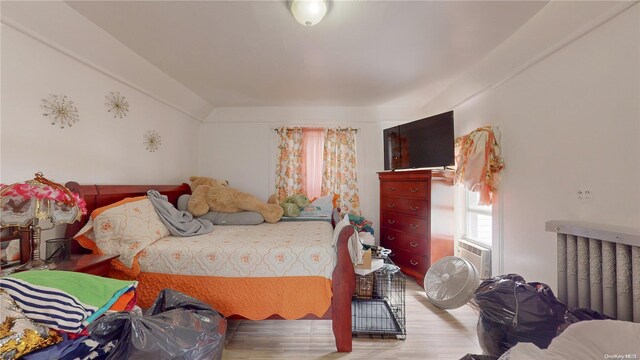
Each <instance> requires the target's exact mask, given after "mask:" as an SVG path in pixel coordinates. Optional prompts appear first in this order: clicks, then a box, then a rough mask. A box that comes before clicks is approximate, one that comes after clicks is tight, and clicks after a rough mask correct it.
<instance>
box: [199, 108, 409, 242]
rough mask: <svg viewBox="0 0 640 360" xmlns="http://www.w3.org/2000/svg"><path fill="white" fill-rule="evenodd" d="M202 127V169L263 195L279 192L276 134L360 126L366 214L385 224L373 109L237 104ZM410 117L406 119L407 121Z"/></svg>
mask: <svg viewBox="0 0 640 360" xmlns="http://www.w3.org/2000/svg"><path fill="white" fill-rule="evenodd" d="M209 120H212V121H216V122H208V123H204V124H203V125H202V127H201V129H200V174H199V175H202V176H211V177H215V178H223V179H227V180H229V182H230V183H231V185H232V186H233V187H235V188H237V189H240V190H242V191H246V192H249V193H251V194H254V195H256V196H258V197H259V198H261V199H265V200H266V199H267V197H268V196H269V195H270V194H272V193H274V192H275V191H274V190H275V162H276V135H275V133H274V131H273V129H274V128H276V127H280V126H283V125H286V126H324V127H331V126H351V127H353V128H357V129H358V134H357V137H356V142H357V153H358V184H359V191H360V203H361V210H362V215H363V216H365V217H366V218H367V219H369V220H372V221H373V222H374V229H375V230H376V236H377V234H378V226H379V224H378V223H379V221H378V217H379V213H378V212H379V210H378V204H379V202H380V198H379V185H378V175H377V172H378V171H382V170H383V154H382V129H384V128H386V127H389V126H392V125H395V124H397V122H389V121H381V119H380V115H378V114H377V113H376V112H375V111H371V109H369V108H337V107H325V108H322V107H320V108H277V107H266V108H261V107H257V108H233V109H226V110H224V111H220V112H217V113H216V114H214V115H213V116H211V117H210V119H209ZM405 122H406V120H405Z"/></svg>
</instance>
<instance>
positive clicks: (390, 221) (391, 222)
mask: <svg viewBox="0 0 640 360" xmlns="http://www.w3.org/2000/svg"><path fill="white" fill-rule="evenodd" d="M387 222H388V223H389V224H395V223H396V221H395V220H392V219H389V220H387Z"/></svg>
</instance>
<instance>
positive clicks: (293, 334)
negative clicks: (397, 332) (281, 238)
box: [222, 278, 482, 360]
mask: <svg viewBox="0 0 640 360" xmlns="http://www.w3.org/2000/svg"><path fill="white" fill-rule="evenodd" d="M406 312H407V338H406V340H395V339H388V338H385V339H381V338H380V337H375V338H369V337H368V336H362V335H361V336H360V337H357V338H354V339H353V352H351V353H337V352H336V349H335V343H334V338H333V333H332V331H331V322H330V321H324V320H315V321H314V320H297V321H286V320H265V321H247V320H231V321H229V330H228V332H227V343H226V346H225V349H224V353H223V356H222V358H223V359H301V360H302V359H389V360H391V359H393V360H405V359H411V360H416V359H442V360H445V359H446V360H456V359H460V358H461V357H462V356H464V355H465V354H467V353H472V354H481V353H482V350H481V349H480V346H479V345H478V337H477V335H476V323H477V321H478V314H477V313H476V311H474V310H473V309H472V308H470V307H469V306H463V307H461V308H459V309H455V310H449V311H445V310H441V309H439V308H437V307H435V306H434V305H432V304H431V303H430V302H429V300H427V297H426V295H425V294H424V291H422V289H421V288H420V287H419V286H418V285H417V284H416V282H415V281H414V280H412V279H411V278H407V287H406Z"/></svg>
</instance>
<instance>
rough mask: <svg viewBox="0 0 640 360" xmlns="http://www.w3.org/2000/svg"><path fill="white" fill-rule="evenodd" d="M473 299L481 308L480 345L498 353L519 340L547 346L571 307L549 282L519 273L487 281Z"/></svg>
mask: <svg viewBox="0 0 640 360" xmlns="http://www.w3.org/2000/svg"><path fill="white" fill-rule="evenodd" d="M473 299H474V301H475V303H476V304H477V305H478V307H479V308H480V318H479V319H478V327H477V330H478V339H479V341H480V347H481V348H482V351H483V352H484V353H485V354H487V355H491V356H496V357H500V355H502V354H503V353H504V352H505V351H507V350H508V349H510V348H511V347H513V346H514V345H515V344H517V343H518V342H530V343H534V344H535V345H536V346H538V347H539V348H542V349H546V348H547V347H548V346H549V344H550V343H551V340H552V339H553V338H554V337H555V336H556V332H557V329H558V326H559V325H560V324H561V323H563V321H564V313H565V311H566V310H567V307H566V305H564V304H563V303H561V302H560V301H558V299H556V297H555V296H554V295H553V292H552V291H551V289H550V288H549V286H548V285H546V284H543V283H537V282H530V283H527V282H526V281H525V280H524V278H523V277H522V276H520V275H517V274H508V275H500V276H496V277H494V278H491V279H488V280H485V281H483V282H482V283H481V284H480V286H479V287H478V288H477V289H476V291H475V294H474V296H473Z"/></svg>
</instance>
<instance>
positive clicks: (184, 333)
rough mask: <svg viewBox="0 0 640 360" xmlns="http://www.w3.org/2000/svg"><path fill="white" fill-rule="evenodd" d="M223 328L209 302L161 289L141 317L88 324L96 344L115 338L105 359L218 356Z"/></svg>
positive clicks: (109, 317) (126, 314)
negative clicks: (113, 345) (113, 346)
mask: <svg viewBox="0 0 640 360" xmlns="http://www.w3.org/2000/svg"><path fill="white" fill-rule="evenodd" d="M226 327H227V323H226V320H225V319H224V318H223V317H222V316H221V315H220V314H219V313H218V312H217V311H215V310H213V309H212V308H211V307H210V306H209V305H207V304H205V303H203V302H201V301H199V300H197V299H194V298H191V297H189V296H187V295H184V294H182V293H180V292H177V291H174V290H170V289H165V290H162V291H161V292H160V295H158V297H157V298H156V301H155V302H154V304H153V306H152V307H151V308H150V309H149V310H148V311H147V312H146V315H145V316H140V315H137V314H135V313H133V312H118V313H114V314H110V315H107V316H104V317H102V318H100V319H98V320H96V321H95V322H93V323H91V324H90V325H89V335H90V336H91V338H92V339H94V340H95V341H97V342H98V343H100V344H106V343H108V342H110V341H117V343H116V346H115V348H114V349H113V350H111V351H110V352H109V354H108V357H107V359H153V360H158V359H163V360H164V359H185V360H187V359H189V360H199V359H221V358H222V350H223V346H224V338H225V333H226Z"/></svg>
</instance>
